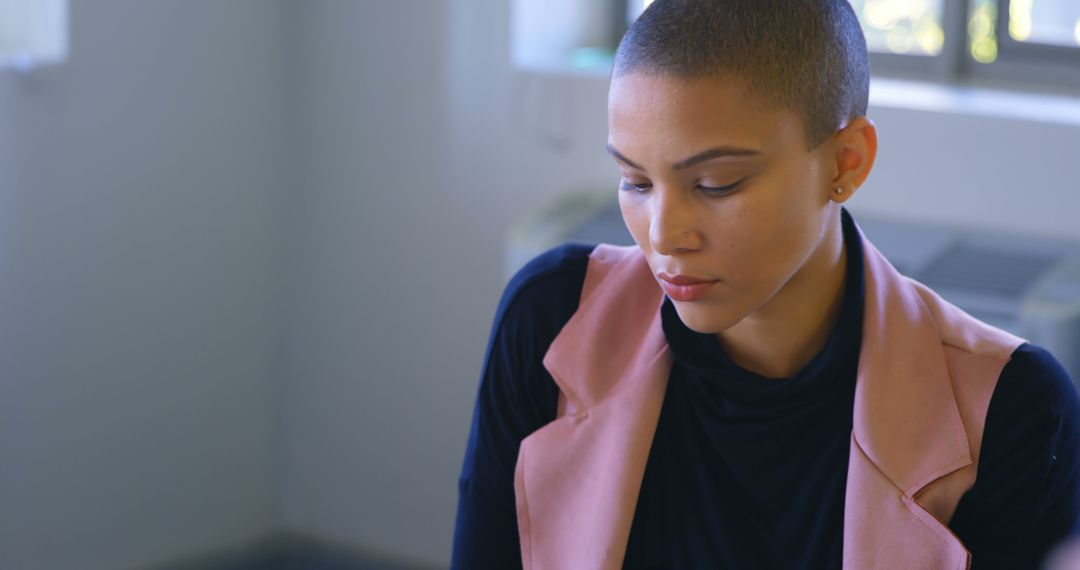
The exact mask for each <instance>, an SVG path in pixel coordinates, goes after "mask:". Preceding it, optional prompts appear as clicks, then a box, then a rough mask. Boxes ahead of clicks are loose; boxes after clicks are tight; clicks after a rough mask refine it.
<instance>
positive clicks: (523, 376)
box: [452, 0, 1080, 569]
mask: <svg viewBox="0 0 1080 570" xmlns="http://www.w3.org/2000/svg"><path fill="white" fill-rule="evenodd" d="M868 86H869V71H868V63H867V55H866V45H865V40H864V38H863V36H862V33H861V31H860V29H859V25H858V22H857V20H856V18H855V15H854V14H853V12H852V10H851V8H850V6H849V5H848V3H847V2H846V1H845V0H799V1H791V0H787V1H783V2H780V1H779V0H775V1H772V0H768V1H767V0H713V1H708V0H696V1H695V0H670V1H666V0H658V1H657V2H654V3H653V4H652V5H651V6H650V8H649V9H648V10H646V11H645V13H644V14H643V15H642V16H641V17H640V18H639V19H638V20H637V21H636V22H635V23H634V24H633V25H632V26H631V29H630V30H629V31H628V32H627V34H626V36H625V37H624V38H623V40H622V42H621V43H620V45H619V49H618V52H617V54H616V61H615V67H614V70H613V73H612V80H611V86H610V91H609V138H608V151H609V152H610V154H611V155H612V156H613V157H614V159H615V161H616V163H617V164H618V166H619V168H620V170H621V173H622V180H621V182H620V191H619V206H620V209H621V212H622V215H623V218H624V220H625V222H626V225H627V227H628V228H629V229H630V233H631V234H632V236H633V238H634V241H635V243H636V245H635V246H630V247H614V246H610V245H607V244H599V245H596V246H594V245H591V244H565V245H563V246H561V247H558V248H555V249H553V250H551V251H548V252H546V253H545V254H543V255H541V256H539V257H537V258H536V259H534V260H533V261H532V262H530V263H529V264H528V265H526V267H525V268H523V269H522V270H521V271H519V272H518V273H517V275H515V277H514V279H512V280H511V283H510V284H509V286H508V287H507V289H506V292H505V293H504V295H503V298H502V301H501V303H500V306H499V310H498V313H497V315H496V319H495V325H494V327H493V331H492V336H491V341H490V343H489V346H488V351H487V359H486V362H485V369H484V375H483V378H482V380H481V383H480V389H479V393H478V398H477V406H476V412H475V415H474V418H473V425H472V432H471V434H470V439H469V444H468V448H467V451H466V457H465V463H464V466H463V470H462V477H461V479H460V485H459V487H460V493H461V496H460V502H459V508H458V516H457V528H456V532H455V540H454V554H453V561H452V566H453V567H455V568H508V567H522V566H523V567H525V568H537V569H539V568H623V567H624V568H748V569H758V568H841V567H844V568H858V569H864V568H874V569H876V568H967V567H973V568H981V569H986V568H1037V567H1038V566H1039V565H1040V564H1041V562H1042V561H1043V560H1044V559H1045V558H1046V556H1047V553H1048V552H1049V551H1050V550H1051V549H1052V548H1053V547H1054V546H1055V545H1057V544H1058V543H1060V542H1061V541H1062V540H1063V539H1065V538H1066V537H1067V536H1069V535H1071V534H1074V533H1075V532H1076V530H1077V528H1078V520H1080V461H1078V458H1080V454H1078V449H1080V399H1078V397H1077V394H1076V389H1075V388H1074V387H1073V385H1072V383H1071V382H1070V380H1069V379H1068V377H1067V376H1066V374H1065V373H1064V371H1063V370H1062V369H1061V367H1060V365H1059V364H1058V363H1057V362H1056V361H1055V360H1054V358H1053V357H1052V356H1051V355H1050V354H1048V353H1047V352H1046V351H1045V350H1042V349H1040V348H1039V347H1036V346H1033V345H1031V344H1029V343H1026V342H1024V341H1023V339H1020V338H1017V337H1015V336H1013V335H1010V334H1008V333H1006V332H1004V331H1000V330H997V329H994V328H992V327H990V326H988V325H986V324H984V323H981V322H979V321H977V320H975V319H973V318H971V317H970V316H968V315H966V314H964V313H963V312H961V311H960V310H959V309H957V308H955V307H953V306H952V305H950V304H948V303H947V302H945V301H943V300H942V299H940V298H939V297H938V296H937V295H936V294H934V292H932V291H930V290H929V289H927V288H926V287H924V286H922V285H921V284H919V283H916V282H914V281H911V280H910V279H907V278H905V277H903V276H901V275H900V274H898V273H897V272H896V271H895V269H893V268H892V266H891V265H889V263H888V262H887V260H885V258H884V257H882V256H881V254H880V253H879V252H878V251H877V250H876V249H875V248H874V247H873V245H872V244H871V243H870V242H869V241H867V240H866V238H865V237H864V236H863V235H862V234H861V232H860V231H859V229H858V226H857V225H856V223H855V221H854V219H853V218H852V217H851V216H850V215H849V214H848V213H847V211H846V210H844V209H843V205H844V204H845V203H846V202H847V201H848V200H850V199H851V198H852V197H853V196H854V195H855V194H856V193H857V192H858V190H859V189H860V188H861V187H862V185H863V183H864V182H865V180H866V179H867V177H868V176H869V174H870V171H871V169H872V166H873V163H874V159H875V157H876V154H877V131H876V127H875V126H874V124H873V122H871V121H870V120H869V119H868V118H867V117H866V110H867V93H868Z"/></svg>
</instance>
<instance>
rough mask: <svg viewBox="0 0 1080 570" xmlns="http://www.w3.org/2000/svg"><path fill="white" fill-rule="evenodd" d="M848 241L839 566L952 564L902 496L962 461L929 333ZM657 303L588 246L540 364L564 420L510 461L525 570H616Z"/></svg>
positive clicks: (613, 260)
mask: <svg viewBox="0 0 1080 570" xmlns="http://www.w3.org/2000/svg"><path fill="white" fill-rule="evenodd" d="M860 239H862V240H863V249H864V252H865V253H864V255H865V257H866V263H865V268H866V297H865V317H864V325H863V326H864V330H863V344H862V347H861V351H860V362H859V369H858V379H857V384H856V391H855V409H854V423H853V426H854V427H853V430H852V437H851V451H850V463H849V466H848V482H847V489H846V495H845V516H844V538H843V541H844V568H845V569H851V570H856V569H857V570H867V569H875V570H876V569H892V568H896V569H911V568H934V569H935V570H937V569H947V568H956V569H964V568H966V567H967V565H968V559H969V555H968V552H967V550H966V549H965V548H964V546H963V545H962V544H961V543H960V541H959V540H958V539H957V538H956V537H955V535H953V534H952V533H951V532H950V531H949V529H948V528H947V527H946V526H945V525H944V524H943V523H941V522H939V521H938V520H936V519H935V518H934V517H933V516H932V515H930V514H929V513H928V512H927V511H926V510H925V509H923V508H922V507H921V506H920V505H919V504H918V503H916V501H915V500H914V499H913V497H914V496H915V495H916V493H917V492H918V491H919V490H920V489H922V488H923V487H925V486H926V485H927V484H929V483H930V482H931V481H933V480H935V479H937V478H939V477H941V476H943V475H946V474H948V473H951V472H953V471H955V470H957V469H960V468H962V467H964V466H966V465H970V464H971V463H972V457H971V452H970V448H969V445H968V439H967V437H966V434H965V430H964V426H963V423H962V421H961V417H960V413H959V410H958V408H957V405H956V401H955V398H954V395H953V392H952V386H951V383H950V379H949V375H948V370H947V367H946V364H945V355H944V351H943V348H942V345H941V335H940V333H939V331H938V330H937V328H936V324H935V323H934V320H933V318H932V316H931V314H930V312H929V309H928V308H927V306H926V304H925V303H924V302H923V300H922V299H921V298H920V297H919V295H918V294H917V293H916V292H915V288H914V287H912V286H911V285H910V283H908V282H907V281H906V279H907V278H906V277H903V276H901V275H900V274H899V273H897V272H896V270H895V269H893V268H892V266H891V265H889V263H888V261H886V260H885V258H884V257H883V256H882V255H881V254H880V253H879V252H878V251H877V250H876V249H875V248H874V247H873V246H872V245H871V244H870V243H869V242H868V241H867V240H866V239H865V238H864V237H863V236H862V234H861V232H860ZM594 285H595V287H593V286H594ZM589 289H592V291H591V292H589V291H588V290H589ZM662 301H663V291H662V290H661V289H660V288H659V286H658V285H657V284H656V282H655V280H654V278H653V275H652V272H651V271H650V269H649V267H648V264H647V263H646V261H645V259H644V256H643V255H642V254H641V252H640V250H639V249H638V248H637V247H635V246H626V247H616V246H610V245H607V244H601V245H599V246H597V248H596V249H595V250H594V252H593V253H592V254H591V259H590V261H589V272H588V275H587V277H586V292H585V293H584V294H583V299H582V302H581V305H580V307H579V309H578V311H577V312H576V313H575V314H574V315H573V316H572V317H571V319H570V320H569V321H568V322H567V324H566V326H565V327H564V328H563V329H562V331H560V333H559V335H558V336H557V337H556V339H555V341H554V342H553V343H552V345H551V346H550V348H549V350H548V352H547V354H546V355H545V358H544V365H545V367H546V368H547V370H548V371H549V372H550V373H551V375H552V377H553V378H554V379H555V381H556V383H557V384H558V385H559V388H560V389H561V390H562V392H563V394H564V396H565V399H566V414H565V415H560V417H559V418H558V419H556V420H555V421H553V422H551V423H549V424H547V425H546V426H544V427H543V428H541V429H539V430H538V431H536V432H534V433H533V434H531V435H530V436H529V437H527V438H525V440H523V441H522V444H521V448H520V451H519V455H518V462H517V466H516V470H515V481H514V483H515V493H516V499H517V510H518V526H519V533H520V537H521V548H522V559H523V563H524V568H525V569H526V570H529V569H536V570H541V569H565V568H582V569H593V568H597V569H608V568H620V567H622V564H623V558H624V556H625V553H626V546H627V542H628V539H629V534H630V524H631V521H632V519H633V515H634V511H635V508H636V505H637V498H638V493H639V491H640V487H641V481H642V477H643V475H644V471H645V465H646V461H647V459H648V455H649V450H650V448H651V446H652V440H653V435H654V433H655V431H656V426H657V422H658V420H659V415H660V408H661V405H662V403H663V398H664V392H665V390H666V387H667V380H668V376H669V374H670V371H671V365H672V356H671V353H670V350H669V348H668V346H667V342H666V339H665V337H664V333H663V328H662V326H661V321H660V310H659V309H660V305H661V303H662Z"/></svg>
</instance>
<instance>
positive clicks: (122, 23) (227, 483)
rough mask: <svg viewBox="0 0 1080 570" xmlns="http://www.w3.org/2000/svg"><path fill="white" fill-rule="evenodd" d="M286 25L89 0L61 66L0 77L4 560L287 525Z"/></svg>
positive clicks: (115, 565) (201, 0) (173, 5)
mask: <svg viewBox="0 0 1080 570" xmlns="http://www.w3.org/2000/svg"><path fill="white" fill-rule="evenodd" d="M282 12H283V9H282V4H281V3H280V2H277V1H268V0H232V1H230V2H219V1H217V0H183V1H181V0H171V1H156V2H145V1H143V0H96V1H94V2H82V1H74V2H71V17H72V21H71V33H72V43H71V52H72V57H71V60H70V61H69V62H68V63H67V64H65V65H63V66H59V67H54V68H42V69H40V70H39V71H35V72H34V73H32V74H30V75H27V76H22V77H20V76H15V75H13V74H11V73H10V72H2V73H0V173H2V174H0V371H2V373H0V458H2V459H0V505H2V507H0V568H5V569H8V568H12V569H14V568H18V569H25V570H37V569H50V570H51V569H69V568H78V569H80V570H95V569H102V570H106V569H107V570H117V569H124V568H138V567H145V566H146V565H147V564H151V563H158V562H161V561H165V560H172V559H175V558H177V557H181V556H185V555H189V554H192V553H198V552H203V551H207V550H211V549H214V548H218V547H221V546H225V545H235V544H237V543H240V542H243V541H246V540H248V539H250V538H253V537H256V536H259V535H262V534H263V533H264V532H265V531H266V530H267V529H268V528H269V527H270V526H271V524H272V523H273V517H274V515H273V511H272V509H273V507H274V496H275V495H276V491H277V489H276V488H275V483H274V480H273V469H272V467H273V464H274V463H273V462H274V460H275V459H274V453H275V447H274V445H273V443H274V442H273V440H272V434H273V433H274V422H275V407H274V405H275V404H274V401H273V399H272V398H273V393H272V388H273V382H272V380H273V378H274V376H275V374H277V370H278V367H276V366H275V365H274V364H275V363H274V359H275V358H276V357H275V354H276V350H277V346H276V343H277V342H278V337H279V328H280V327H279V323H278V319H279V316H278V314H277V307H278V306H279V304H280V301H281V299H280V293H279V291H278V283H279V279H278V276H279V275H280V274H281V272H282V268H281V266H280V264H281V262H282V260H281V259H280V256H279V249H280V248H279V244H278V243H277V242H278V240H279V228H280V227H281V222H280V220H279V219H278V218H279V216H280V211H279V208H280V207H281V206H282V204H283V202H282V196H283V193H284V192H285V190H286V189H287V186H286V184H285V182H286V176H287V174H288V173H287V172H286V171H285V170H284V168H283V165H284V164H285V160H284V159H285V152H284V146H283V144H282V141H283V140H285V138H286V137H287V136H288V133H286V132H284V130H283V129H284V123H283V113H282V107H283V104H284V99H283V97H284V95H283V93H284V87H285V86H286V84H285V81H284V75H283V68H282V67H281V66H280V65H279V59H280V57H279V56H280V55H281V52H282V50H283V38H285V37H287V36H286V34H285V33H284V30H283V28H284V26H285V24H286V23H287V22H286V18H285V17H284V15H283V13H282Z"/></svg>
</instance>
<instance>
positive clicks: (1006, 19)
mask: <svg viewBox="0 0 1080 570" xmlns="http://www.w3.org/2000/svg"><path fill="white" fill-rule="evenodd" d="M623 1H628V6H629V15H630V20H633V18H634V17H636V16H637V15H638V14H640V13H641V12H642V11H643V10H644V9H645V8H646V7H647V6H648V5H649V4H651V3H652V0H623ZM849 1H850V2H851V5H852V7H853V8H854V9H855V13H856V14H858V16H859V19H860V21H861V22H862V24H863V32H864V34H865V35H866V43H867V47H868V48H869V49H870V51H871V56H870V60H871V67H872V68H873V69H874V71H875V73H880V74H885V75H920V76H933V77H937V78H939V79H940V78H949V79H964V78H969V77H975V78H996V79H1019V80H1024V81H1027V82H1035V83H1041V84H1044V85H1058V86H1060V85H1066V86H1072V87H1080V0H849Z"/></svg>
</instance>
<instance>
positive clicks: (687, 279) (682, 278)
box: [656, 271, 716, 285]
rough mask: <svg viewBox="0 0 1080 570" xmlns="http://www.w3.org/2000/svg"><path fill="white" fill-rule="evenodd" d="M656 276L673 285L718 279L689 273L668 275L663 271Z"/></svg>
mask: <svg viewBox="0 0 1080 570" xmlns="http://www.w3.org/2000/svg"><path fill="white" fill-rule="evenodd" d="M656 276H657V277H659V278H660V279H663V280H664V281H667V282H668V283H671V284H672V285H697V284H699V283H711V282H713V281H716V279H705V278H703V277H692V276H689V275H668V274H667V273H664V272H663V271H661V272H659V273H657V274H656Z"/></svg>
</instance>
